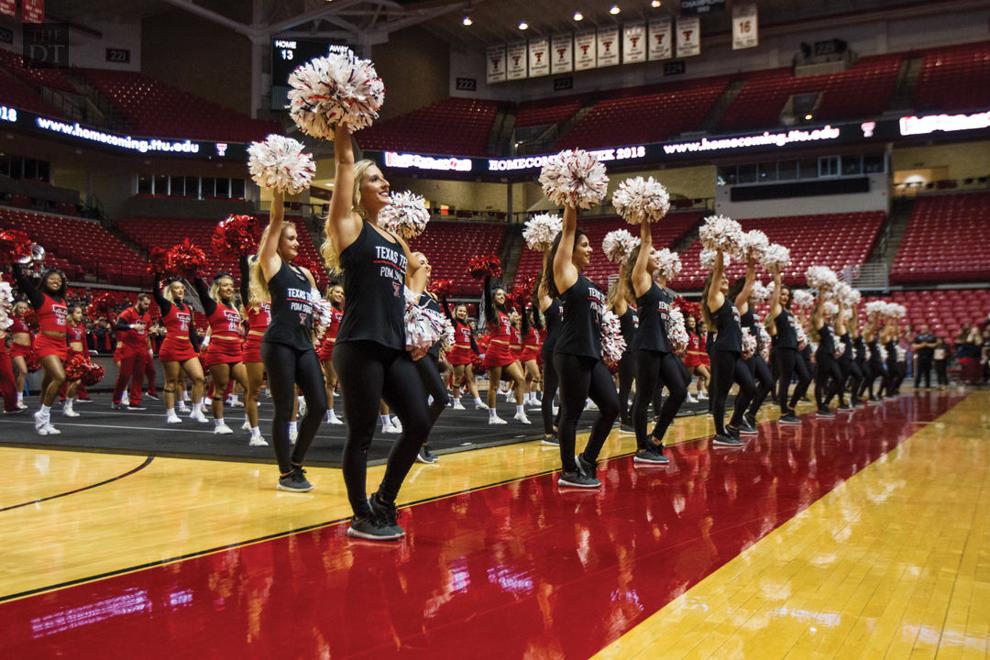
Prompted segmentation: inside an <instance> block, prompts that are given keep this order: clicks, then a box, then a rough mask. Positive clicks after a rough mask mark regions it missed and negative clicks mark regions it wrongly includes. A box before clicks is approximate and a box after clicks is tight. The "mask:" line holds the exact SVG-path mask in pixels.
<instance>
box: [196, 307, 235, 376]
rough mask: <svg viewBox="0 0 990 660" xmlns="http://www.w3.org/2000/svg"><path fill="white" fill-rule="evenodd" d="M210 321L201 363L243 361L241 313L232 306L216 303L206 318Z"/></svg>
mask: <svg viewBox="0 0 990 660" xmlns="http://www.w3.org/2000/svg"><path fill="white" fill-rule="evenodd" d="M207 320H208V321H209V323H210V345H209V347H208V348H207V349H206V355H205V356H204V357H203V364H204V366H207V367H212V366H213V365H215V364H237V363H238V362H243V361H244V351H243V350H242V349H241V314H240V312H238V311H237V310H236V309H234V308H233V307H228V306H227V305H224V304H223V303H217V306H216V309H214V310H213V313H212V314H210V316H209V317H208V319H207Z"/></svg>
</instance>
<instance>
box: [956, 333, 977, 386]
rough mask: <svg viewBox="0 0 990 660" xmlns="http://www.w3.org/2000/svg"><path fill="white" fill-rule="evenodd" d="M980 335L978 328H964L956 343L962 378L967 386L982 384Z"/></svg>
mask: <svg viewBox="0 0 990 660" xmlns="http://www.w3.org/2000/svg"><path fill="white" fill-rule="evenodd" d="M981 343H982V342H981V339H980V333H979V331H978V330H977V329H976V326H968V325H967V326H963V327H962V329H961V330H960V331H959V339H958V341H957V342H956V357H957V358H959V368H960V372H961V374H960V377H961V379H962V382H963V383H965V384H966V385H978V384H979V383H980V345H981Z"/></svg>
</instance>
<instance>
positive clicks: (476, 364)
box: [471, 353, 485, 376]
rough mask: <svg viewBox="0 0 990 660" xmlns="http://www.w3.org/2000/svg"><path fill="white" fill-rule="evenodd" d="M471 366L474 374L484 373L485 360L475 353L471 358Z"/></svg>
mask: <svg viewBox="0 0 990 660" xmlns="http://www.w3.org/2000/svg"><path fill="white" fill-rule="evenodd" d="M471 366H472V367H473V370H474V375H475V376H478V375H480V374H483V373H485V362H484V360H482V359H481V356H480V355H478V354H477V353H475V354H474V357H472V358H471Z"/></svg>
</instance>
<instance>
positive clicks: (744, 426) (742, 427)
mask: <svg viewBox="0 0 990 660" xmlns="http://www.w3.org/2000/svg"><path fill="white" fill-rule="evenodd" d="M739 433H741V434H745V435H758V434H759V431H757V430H756V427H755V426H754V425H752V424H750V423H749V420H748V419H743V421H741V422H740V423H739Z"/></svg>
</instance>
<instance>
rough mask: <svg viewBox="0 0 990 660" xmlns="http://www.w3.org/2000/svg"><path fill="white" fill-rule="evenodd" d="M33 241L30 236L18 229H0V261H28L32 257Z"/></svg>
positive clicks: (22, 262) (24, 262)
mask: <svg viewBox="0 0 990 660" xmlns="http://www.w3.org/2000/svg"><path fill="white" fill-rule="evenodd" d="M33 248H34V243H32V242H31V237H30V236H28V235H27V233H25V232H23V231H21V230H20V229H4V230H3V231H0V262H3V263H19V264H26V263H30V261H31V259H32V257H33Z"/></svg>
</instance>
